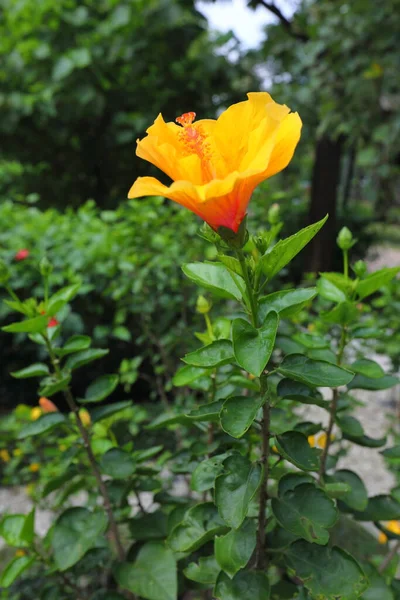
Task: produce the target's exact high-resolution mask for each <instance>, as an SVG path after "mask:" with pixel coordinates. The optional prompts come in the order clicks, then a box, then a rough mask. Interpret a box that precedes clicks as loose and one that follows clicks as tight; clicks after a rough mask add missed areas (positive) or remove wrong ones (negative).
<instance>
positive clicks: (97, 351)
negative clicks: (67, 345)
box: [65, 348, 109, 371]
mask: <svg viewBox="0 0 400 600" xmlns="http://www.w3.org/2000/svg"><path fill="white" fill-rule="evenodd" d="M108 353H109V350H103V349H101V348H93V349H91V348H88V349H87V350H82V351H81V352H77V353H76V354H73V355H72V356H69V357H68V358H67V361H66V363H65V367H66V368H67V369H69V370H70V371H73V370H74V369H79V368H80V367H83V365H87V364H88V363H90V362H92V361H93V360H97V359H99V358H102V357H103V356H106V354H108Z"/></svg>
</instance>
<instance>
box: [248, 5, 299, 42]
mask: <svg viewBox="0 0 400 600" xmlns="http://www.w3.org/2000/svg"><path fill="white" fill-rule="evenodd" d="M257 5H261V6H263V7H264V8H266V9H267V10H269V11H270V12H272V14H274V15H275V16H276V17H278V19H279V21H280V22H281V24H282V25H283V27H284V28H285V29H286V31H287V32H288V33H289V34H290V35H291V36H292V37H294V38H296V39H298V40H300V41H301V42H303V43H305V42H308V40H309V39H310V38H309V37H308V35H307V34H306V33H301V32H299V31H295V30H294V29H293V23H292V22H291V21H289V20H288V19H287V18H286V17H285V15H284V14H283V13H282V12H281V10H280V9H279V8H278V7H277V6H276V5H275V4H274V3H273V2H267V0H256V6H257Z"/></svg>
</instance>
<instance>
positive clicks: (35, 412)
mask: <svg viewBox="0 0 400 600" xmlns="http://www.w3.org/2000/svg"><path fill="white" fill-rule="evenodd" d="M41 416H42V409H41V408H40V406H34V407H33V408H32V409H31V414H30V417H31V421H37V420H38V419H39V417H41Z"/></svg>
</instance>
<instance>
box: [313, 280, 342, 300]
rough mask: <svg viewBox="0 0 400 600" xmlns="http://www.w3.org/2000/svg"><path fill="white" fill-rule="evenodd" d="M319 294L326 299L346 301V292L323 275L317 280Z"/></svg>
mask: <svg viewBox="0 0 400 600" xmlns="http://www.w3.org/2000/svg"><path fill="white" fill-rule="evenodd" d="M317 290H318V295H319V296H321V297H322V298H325V300H330V301H331V302H337V303H342V302H343V303H344V302H346V294H345V293H344V292H343V290H341V289H340V288H339V287H337V286H336V285H335V284H334V283H333V282H332V281H329V279H327V278H326V277H323V276H321V277H320V278H319V279H318V281H317Z"/></svg>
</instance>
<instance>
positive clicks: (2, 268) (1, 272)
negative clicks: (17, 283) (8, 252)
mask: <svg viewBox="0 0 400 600" xmlns="http://www.w3.org/2000/svg"><path fill="white" fill-rule="evenodd" d="M9 279H10V272H9V270H8V268H7V265H6V263H5V262H4V261H3V260H0V285H4V284H5V283H7V281H8V280H9Z"/></svg>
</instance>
